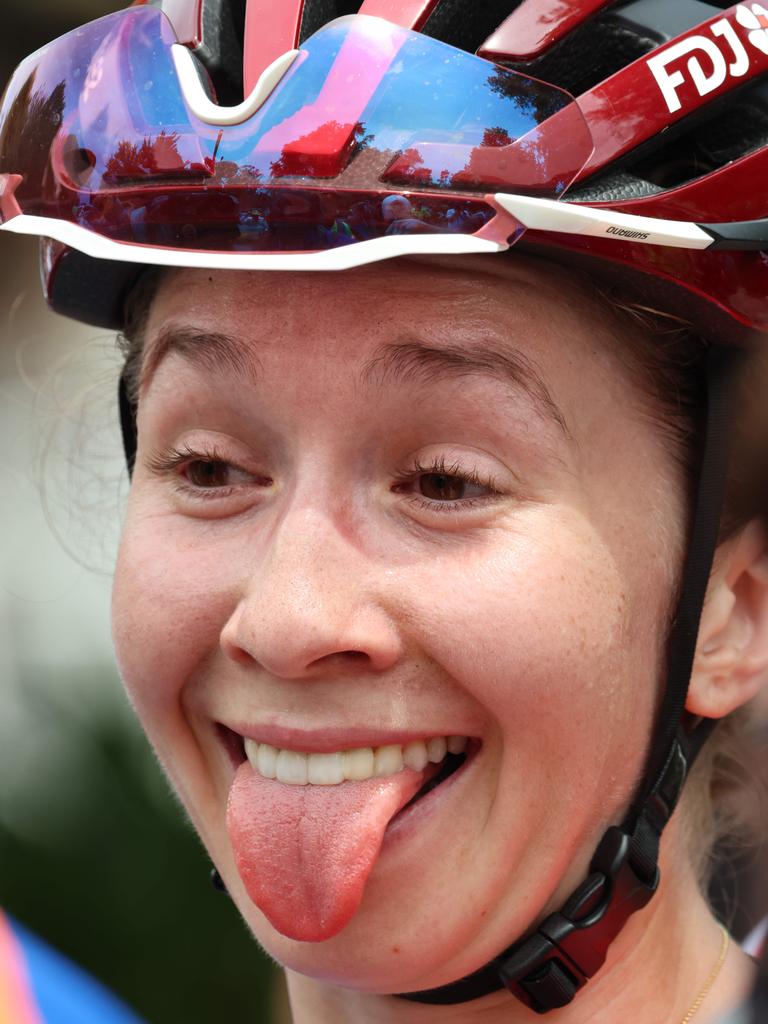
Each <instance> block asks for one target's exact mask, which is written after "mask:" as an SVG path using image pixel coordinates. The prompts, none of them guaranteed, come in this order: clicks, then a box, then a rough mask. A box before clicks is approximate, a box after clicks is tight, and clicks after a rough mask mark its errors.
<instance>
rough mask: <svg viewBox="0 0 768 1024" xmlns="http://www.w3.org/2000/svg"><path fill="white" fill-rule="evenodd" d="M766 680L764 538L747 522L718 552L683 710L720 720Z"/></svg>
mask: <svg viewBox="0 0 768 1024" xmlns="http://www.w3.org/2000/svg"><path fill="white" fill-rule="evenodd" d="M766 681H768V538H766V533H765V529H764V528H763V526H762V524H761V523H760V522H758V520H753V521H752V522H751V523H749V525H748V526H746V527H744V529H743V530H741V532H740V533H739V534H738V535H737V536H736V537H734V538H732V539H731V540H729V541H726V542H725V543H724V544H721V546H720V547H719V548H718V551H717V555H716V557H715V567H714V569H713V571H712V576H711V578H710V581H709V587H708V589H707V598H706V601H705V603H704V610H703V613H702V617H701V626H700V629H699V639H698V643H697V646H696V659H695V661H694V666H693V674H692V676H691V685H690V688H689V691H688V698H687V700H686V703H685V707H686V710H687V711H689V712H691V714H693V715H699V716H701V717H704V718H722V717H723V716H724V715H727V714H729V713H730V712H731V711H734V710H735V709H736V708H738V707H740V706H741V705H742V704H746V702H747V701H748V700H750V698H752V697H754V696H755V694H756V693H757V692H758V691H759V690H760V688H761V686H763V685H764V683H765V682H766Z"/></svg>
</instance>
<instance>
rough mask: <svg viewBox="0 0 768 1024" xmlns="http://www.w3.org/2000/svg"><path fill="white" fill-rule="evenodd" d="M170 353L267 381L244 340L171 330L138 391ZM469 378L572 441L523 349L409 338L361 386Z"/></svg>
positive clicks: (150, 355)
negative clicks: (528, 405) (506, 392)
mask: <svg viewBox="0 0 768 1024" xmlns="http://www.w3.org/2000/svg"><path fill="white" fill-rule="evenodd" d="M171 353H177V354H178V355H180V356H181V357H182V358H183V359H185V360H187V361H188V362H189V363H192V364H193V365H195V366H197V367H199V368H200V369H202V370H205V371H206V372H208V373H214V374H219V375H220V374H229V375H235V376H236V377H238V378H245V379H247V380H249V381H251V382H254V383H257V382H258V380H259V379H260V377H261V375H262V364H261V361H260V360H259V358H258V356H257V355H256V353H255V352H254V351H253V347H252V345H250V344H248V342H247V341H246V340H245V339H243V338H239V337H236V336H232V335H229V334H222V333H219V332H215V331H205V330H200V329H198V328H194V327H189V326H170V327H167V328H166V329H164V330H163V331H161V332H160V333H159V334H158V335H157V337H156V338H154V339H153V340H152V342H151V343H150V344H149V346H148V348H147V352H146V354H145V357H144V360H143V363H142V367H141V372H140V377H139V391H143V390H144V389H146V388H147V387H148V386H149V382H150V380H151V378H152V376H153V375H154V373H155V371H156V370H157V368H158V366H159V365H160V363H161V362H162V361H163V359H165V358H166V357H167V356H169V355H170V354H171ZM466 377H492V378H494V379H496V380H497V381H499V382H500V383H501V384H503V385H505V386H507V387H508V388H510V390H511V391H512V392H513V393H514V394H515V395H518V394H520V393H521V392H522V393H523V394H524V395H525V396H526V397H527V398H528V400H529V401H531V402H532V403H533V405H534V407H535V408H536V411H537V412H538V413H539V415H540V416H542V417H543V418H544V419H545V420H549V421H551V422H552V423H554V424H555V425H556V426H557V427H558V428H559V430H560V431H561V432H562V434H563V435H564V436H565V437H566V438H567V439H568V440H569V441H570V440H573V438H572V435H571V431H570V429H569V427H568V423H567V420H566V418H565V416H564V415H563V413H562V411H561V409H560V408H559V406H558V405H557V403H556V402H555V400H554V398H553V396H552V394H551V392H550V390H549V388H548V387H547V385H546V384H545V382H544V380H543V379H542V377H541V374H540V373H539V371H538V369H537V367H536V366H535V364H534V363H533V362H532V360H531V359H529V358H528V357H527V356H526V355H525V354H524V353H522V352H520V351H519V350H518V349H514V348H511V347H507V346H505V349H504V351H502V350H501V349H500V348H499V347H497V346H494V345H493V344H492V343H483V344H476V343H474V342H473V343H472V344H471V345H469V344H467V345H461V344H455V343H453V344H441V345H439V346H438V345H429V344H425V343H424V342H422V341H418V340H416V339H410V338H404V339H401V340H399V341H396V342H394V343H385V344H383V345H381V346H380V347H379V349H378V350H377V351H376V352H375V353H374V355H373V356H372V357H371V359H369V360H368V362H367V363H366V364H365V365H364V367H363V370H362V374H361V380H362V383H364V384H373V385H375V386H380V387H381V386H384V385H385V384H387V383H400V384H405V383H414V382H416V383H421V384H424V385H427V386H429V385H433V384H437V383H439V382H441V381H445V380H461V379H462V378H466Z"/></svg>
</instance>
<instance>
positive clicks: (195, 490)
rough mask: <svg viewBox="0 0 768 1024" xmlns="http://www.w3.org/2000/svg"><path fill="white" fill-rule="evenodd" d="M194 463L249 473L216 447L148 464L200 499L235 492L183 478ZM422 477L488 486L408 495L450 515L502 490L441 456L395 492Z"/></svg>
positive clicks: (178, 451)
mask: <svg viewBox="0 0 768 1024" xmlns="http://www.w3.org/2000/svg"><path fill="white" fill-rule="evenodd" d="M195 462H200V463H208V464H212V463H220V464H222V465H224V466H228V467H230V468H232V469H235V470H238V471H239V472H242V473H247V472H248V470H244V469H243V468H242V467H241V466H238V465H237V464H235V463H233V462H230V461H229V460H228V459H226V458H225V457H224V456H223V455H222V454H221V453H220V452H219V451H218V450H217V449H216V447H215V446H214V447H212V448H211V449H209V450H208V451H197V450H195V449H194V448H191V447H190V446H189V445H185V446H184V447H183V448H171V449H169V450H168V451H167V452H160V453H157V454H155V455H153V456H151V457H150V458H149V460H148V462H147V467H148V469H149V470H150V472H152V473H154V474H155V475H157V476H161V477H165V476H169V475H172V476H173V477H174V484H175V486H176V488H177V490H179V491H181V492H182V493H184V494H187V495H192V496H193V497H194V498H196V499H198V500H202V501H211V500H216V499H221V498H227V497H229V496H230V495H232V494H233V493H234V492H235V491H236V489H237V485H232V486H230V487H211V488H206V487H199V486H196V485H194V484H189V483H187V482H186V481H184V480H183V478H182V477H180V476H179V474H178V470H179V469H181V468H182V467H184V466H188V465H190V464H192V463H195ZM422 476H445V477H448V478H449V479H454V480H461V481H462V482H463V483H465V484H468V485H470V486H474V487H480V488H485V490H487V491H488V492H489V493H488V494H485V495H482V496H476V497H472V498H457V499H455V500H453V501H434V500H429V499H427V498H424V497H423V496H419V495H417V494H411V495H408V496H407V500H408V501H409V503H410V504H412V505H414V506H415V507H417V508H419V509H422V510H426V511H429V512H440V513H443V514H444V513H449V514H450V513H451V512H453V513H455V512H456V511H458V510H459V509H461V510H464V509H468V508H476V507H477V506H479V505H485V504H488V503H489V502H491V501H493V500H495V499H497V498H499V497H500V496H501V493H502V492H501V490H500V489H499V486H498V485H497V483H496V481H495V480H494V478H493V477H491V476H490V475H488V474H485V475H483V474H481V473H480V472H479V471H478V470H477V469H472V470H467V469H465V468H463V467H462V466H461V465H460V464H459V463H458V462H455V463H448V462H446V459H445V457H444V456H440V457H439V458H436V459H434V460H432V461H430V462H428V463H422V462H420V461H418V460H417V462H416V463H415V464H414V466H413V467H412V468H411V469H410V470H408V471H407V472H405V473H402V474H400V475H399V476H398V477H397V479H396V481H395V486H394V487H393V491H398V490H399V488H402V487H405V486H406V485H407V484H412V483H414V482H415V481H416V480H418V479H419V477H422Z"/></svg>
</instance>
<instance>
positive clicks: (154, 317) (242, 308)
mask: <svg viewBox="0 0 768 1024" xmlns="http://www.w3.org/2000/svg"><path fill="white" fill-rule="evenodd" d="M169 323H178V324H191V325H194V326H195V327H199V328H201V329H203V330H206V331H217V332H225V333H232V334H236V335H237V336H239V337H248V338H250V339H252V342H253V345H254V347H258V348H259V349H260V350H261V351H262V353H265V352H268V351H269V350H270V349H276V350H278V351H279V352H281V353H282V354H283V355H284V356H285V355H288V354H289V352H290V350H291V349H296V348H307V347H309V348H311V349H313V350H317V348H318V346H320V348H321V349H322V351H323V355H324V356H326V357H328V356H330V355H332V354H337V355H339V354H343V355H344V356H345V357H352V358H354V356H355V355H356V354H359V355H360V357H361V358H365V355H364V353H365V351H366V349H367V348H370V347H371V346H376V345H377V344H378V343H380V342H381V340H382V339H390V338H391V336H392V335H393V334H398V335H402V334H403V332H404V331H405V330H407V332H408V333H409V334H412V335H414V336H423V337H424V339H425V340H430V339H431V340H441V338H442V336H444V335H452V336H453V337H456V336H461V338H462V340H464V341H466V342H468V343H471V342H472V340H473V338H477V340H478V343H480V341H481V339H482V338H483V337H488V336H489V334H490V335H492V336H495V337H496V338H497V339H498V340H501V341H502V342H503V341H505V340H506V341H508V342H509V343H510V344H511V345H514V346H516V347H518V348H521V349H525V348H527V349H528V350H529V351H530V354H531V355H533V353H534V352H535V350H536V349H539V350H541V351H540V354H541V355H543V354H544V350H545V349H550V350H552V352H551V354H552V355H555V354H557V353H558V350H559V354H560V355H561V356H563V357H565V358H569V354H570V355H571V356H572V354H573V351H574V350H575V349H578V348H579V347H583V346H584V345H585V344H586V346H587V347H593V345H592V343H593V341H594V334H595V330H596V329H597V328H598V327H602V328H603V330H602V333H603V334H606V335H609V334H610V331H609V329H608V326H607V325H608V323H609V318H608V317H606V315H605V313H604V311H603V310H602V309H601V307H600V305H599V304H598V303H597V302H596V301H594V300H592V299H591V298H590V297H589V296H587V294H586V293H585V292H584V290H583V289H582V288H581V287H580V286H579V285H577V284H576V283H575V282H574V281H572V280H571V279H569V278H567V277H566V276H565V275H564V274H563V272H562V271H561V270H559V269H557V268H554V267H552V266H549V265H547V264H545V263H540V262H538V261H534V260H530V259H518V258H515V259H511V258H501V257H487V258H486V257H467V258H458V259H457V258H455V257H450V258H447V259H441V258H430V259H409V260H393V261H389V262H385V263H378V264H374V265H371V266H366V267H360V268H357V269H355V270H350V271H344V272H341V273H269V272H265V273H244V272H236V271H210V272H209V271H201V270H181V271H174V272H172V273H171V274H169V275H167V276H166V277H165V278H164V279H163V281H162V284H161V286H160V288H159V291H158V294H157V297H156V299H155V301H154V303H153V307H152V310H151V314H150V318H149V322H148V329H147V351H146V355H147V357H149V358H150V359H151V354H152V343H153V338H154V337H156V336H157V335H158V334H159V333H160V332H161V331H162V330H163V328H164V327H165V326H166V325H167V324H169ZM607 340H608V344H607V347H608V348H610V347H611V345H612V344H613V343H614V341H615V339H613V338H608V339H607ZM328 343H330V350H329V348H328ZM582 354H583V353H582Z"/></svg>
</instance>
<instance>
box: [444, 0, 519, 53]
mask: <svg viewBox="0 0 768 1024" xmlns="http://www.w3.org/2000/svg"><path fill="white" fill-rule="evenodd" d="M521 2H522V0H486V2H485V3H467V0H442V2H440V3H438V5H437V7H436V8H435V9H434V10H433V11H432V14H431V15H430V16H429V18H428V19H427V23H426V25H425V26H424V33H425V35H428V36H432V37H433V38H434V39H439V40H440V42H442V43H449V44H450V45H451V46H458V47H459V48H460V49H462V50H467V51H468V52H469V53H475V52H476V51H477V50H479V49H480V47H481V46H482V45H483V43H484V42H485V41H486V39H487V38H488V37H489V36H490V35H492V33H494V32H495V31H496V29H497V28H498V27H499V25H501V23H502V22H503V21H505V20H506V18H508V17H509V15H510V14H511V13H512V12H513V11H514V10H515V9H516V8H517V7H519V6H520V3H521Z"/></svg>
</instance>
